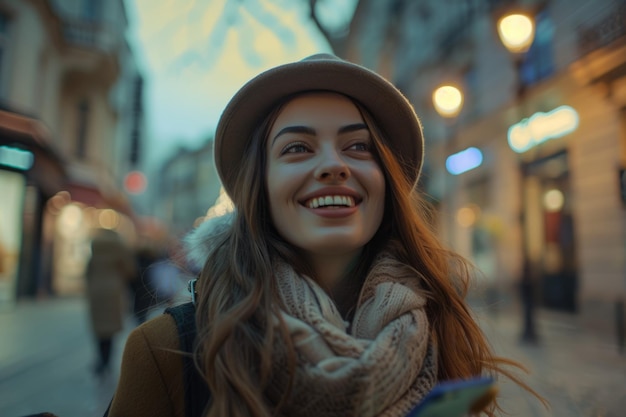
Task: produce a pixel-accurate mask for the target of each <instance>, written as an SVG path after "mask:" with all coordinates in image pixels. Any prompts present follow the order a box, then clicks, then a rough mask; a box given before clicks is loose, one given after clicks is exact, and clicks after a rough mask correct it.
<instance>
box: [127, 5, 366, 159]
mask: <svg viewBox="0 0 626 417" xmlns="http://www.w3.org/2000/svg"><path fill="white" fill-rule="evenodd" d="M320 3H321V4H320V7H322V9H321V10H320V12H321V13H323V14H322V18H323V19H324V22H325V23H326V24H328V25H335V27H338V26H340V25H342V24H345V23H346V21H347V20H346V19H349V17H350V16H351V14H352V12H353V11H354V5H355V0H325V1H321V2H320ZM307 4H308V0H126V6H127V10H128V15H129V25H130V29H129V36H128V37H129V41H130V43H131V47H132V49H133V52H134V54H135V56H136V59H137V61H138V65H139V68H140V70H141V71H142V73H143V74H144V76H145V80H146V83H145V85H146V88H145V100H146V106H145V109H146V120H147V129H146V138H147V141H146V142H147V143H146V148H147V154H146V162H147V165H148V167H153V168H154V167H156V166H158V165H159V164H160V163H161V162H162V161H163V160H164V159H165V158H167V157H168V156H169V155H171V154H172V153H173V152H175V151H176V149H177V148H178V147H179V146H183V147H188V148H197V147H199V146H201V145H202V144H203V143H205V141H206V140H207V138H208V137H210V136H212V134H213V132H214V130H215V126H216V125H217V121H218V119H219V116H220V115H221V113H222V110H223V109H224V107H225V106H226V104H227V102H228V100H229V99H230V98H231V97H232V95H233V94H234V93H235V92H236V91H237V89H238V88H239V87H241V86H242V85H243V84H244V83H245V82H246V81H247V80H249V79H250V78H252V77H254V76H255V75H257V74H258V73H260V72H262V71H263V70H265V69H268V68H271V67H273V66H276V65H279V64H282V63H286V62H290V61H296V60H299V59H302V58H304V57H306V56H308V55H311V54H313V53H317V52H331V49H330V46H329V45H328V43H327V42H326V40H325V39H324V38H323V37H322V36H321V35H320V34H319V32H318V30H317V29H316V27H315V25H314V24H313V23H312V22H310V21H309V19H308V18H307V12H308V11H307V7H308V6H307ZM268 26H270V27H272V28H273V30H269V29H268Z"/></svg>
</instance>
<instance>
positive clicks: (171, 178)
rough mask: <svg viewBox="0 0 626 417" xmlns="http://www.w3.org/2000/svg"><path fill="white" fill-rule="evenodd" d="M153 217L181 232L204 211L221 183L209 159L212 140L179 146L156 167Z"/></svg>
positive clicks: (172, 229) (199, 217)
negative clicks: (196, 146)
mask: <svg viewBox="0 0 626 417" xmlns="http://www.w3.org/2000/svg"><path fill="white" fill-rule="evenodd" d="M158 177H159V180H160V184H159V186H158V187H155V192H156V193H158V195H152V196H151V197H152V199H153V200H154V201H158V207H157V208H156V213H155V215H156V217H158V218H159V219H161V220H162V221H163V222H164V223H166V224H168V225H170V227H171V231H172V233H173V234H174V235H176V236H179V237H180V236H183V235H184V234H185V233H187V232H189V231H190V230H191V229H193V228H194V227H195V226H197V225H198V224H199V223H200V222H201V221H203V220H204V217H205V216H206V215H207V212H208V210H209V209H210V208H211V207H212V206H213V205H214V204H215V202H216V200H217V198H218V196H219V195H220V188H221V183H220V180H219V177H218V175H217V170H216V169H215V164H214V162H213V140H212V139H209V140H207V141H206V142H205V144H204V145H202V146H200V147H199V148H197V149H188V148H182V147H181V148H179V149H178V151H177V152H175V153H174V154H173V155H172V156H171V157H169V158H168V159H167V160H166V161H164V162H163V165H162V166H161V167H160V169H159V176H158Z"/></svg>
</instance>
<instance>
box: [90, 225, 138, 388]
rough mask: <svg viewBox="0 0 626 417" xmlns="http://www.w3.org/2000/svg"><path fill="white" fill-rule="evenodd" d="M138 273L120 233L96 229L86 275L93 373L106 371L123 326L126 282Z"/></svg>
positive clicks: (104, 373) (101, 375)
mask: <svg viewBox="0 0 626 417" xmlns="http://www.w3.org/2000/svg"><path fill="white" fill-rule="evenodd" d="M136 275H137V265H136V261H135V257H134V256H133V252H132V250H131V248H130V247H128V246H127V245H126V244H125V243H124V242H123V241H122V239H121V237H120V235H119V234H118V233H117V232H115V231H113V230H108V229H97V230H96V231H95V233H94V236H93V239H92V241H91V258H90V259H89V262H88V263H87V268H86V271H85V279H86V283H87V302H88V305H89V315H90V318H91V329H92V332H93V336H94V339H95V342H96V347H97V353H98V355H97V356H98V359H97V362H96V364H95V367H94V371H95V373H96V375H98V376H99V377H103V376H104V375H106V374H107V373H108V371H109V366H110V360H111V350H112V345H113V337H114V336H115V334H117V333H118V332H119V331H121V330H122V328H123V322H124V316H125V313H126V308H127V307H128V305H127V298H128V286H129V282H130V281H131V280H133V279H135V277H136Z"/></svg>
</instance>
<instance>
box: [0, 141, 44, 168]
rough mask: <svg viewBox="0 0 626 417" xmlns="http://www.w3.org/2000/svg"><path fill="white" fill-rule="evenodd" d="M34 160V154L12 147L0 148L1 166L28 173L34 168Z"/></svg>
mask: <svg viewBox="0 0 626 417" xmlns="http://www.w3.org/2000/svg"><path fill="white" fill-rule="evenodd" d="M34 159H35V156H34V155H33V153H32V152H29V151H25V150H23V149H19V148H12V147H10V146H0V165H4V166H6V167H9V168H14V169H19V170H20V171H28V170H29V169H30V168H31V167H32V166H33V161H34Z"/></svg>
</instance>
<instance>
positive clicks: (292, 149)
mask: <svg viewBox="0 0 626 417" xmlns="http://www.w3.org/2000/svg"><path fill="white" fill-rule="evenodd" d="M309 151H310V149H309V146H308V145H307V144H306V143H304V142H292V143H290V144H288V145H287V146H285V147H284V148H283V149H282V150H281V151H280V154H281V155H285V154H288V153H305V152H309Z"/></svg>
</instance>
